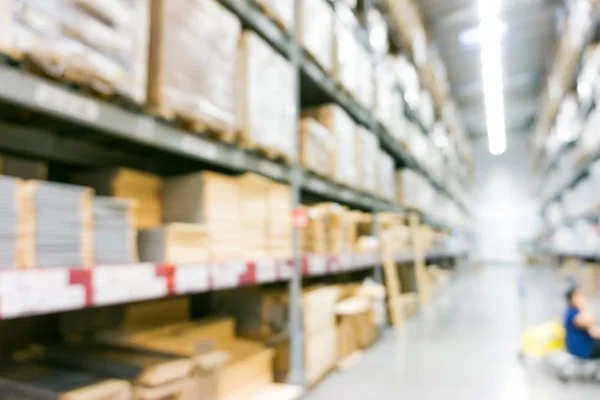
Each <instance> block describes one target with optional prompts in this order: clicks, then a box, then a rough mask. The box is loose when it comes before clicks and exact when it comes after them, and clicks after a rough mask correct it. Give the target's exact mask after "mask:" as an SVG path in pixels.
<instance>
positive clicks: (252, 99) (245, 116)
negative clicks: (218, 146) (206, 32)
mask: <svg viewBox="0 0 600 400" xmlns="http://www.w3.org/2000/svg"><path fill="white" fill-rule="evenodd" d="M240 48H241V49H240V63H239V69H238V71H239V92H238V101H237V105H238V116H239V121H240V124H241V138H240V141H241V143H242V145H243V146H244V147H246V148H249V149H252V150H257V151H259V152H261V153H262V154H264V155H266V156H267V157H269V158H273V159H283V160H284V161H285V162H287V163H289V162H291V160H292V159H293V155H294V149H295V143H296V140H295V135H296V98H295V97H294V90H293V88H294V69H293V67H292V65H291V64H290V63H289V62H288V61H287V60H286V59H285V58H283V57H282V56H281V55H279V54H278V53H277V52H276V51H275V50H274V49H273V48H272V47H271V46H270V45H269V44H268V43H267V42H265V41H264V40H263V39H262V38H261V37H260V36H258V34H256V33H254V32H250V31H245V32H244V33H243V35H242V39H241V42H240Z"/></svg>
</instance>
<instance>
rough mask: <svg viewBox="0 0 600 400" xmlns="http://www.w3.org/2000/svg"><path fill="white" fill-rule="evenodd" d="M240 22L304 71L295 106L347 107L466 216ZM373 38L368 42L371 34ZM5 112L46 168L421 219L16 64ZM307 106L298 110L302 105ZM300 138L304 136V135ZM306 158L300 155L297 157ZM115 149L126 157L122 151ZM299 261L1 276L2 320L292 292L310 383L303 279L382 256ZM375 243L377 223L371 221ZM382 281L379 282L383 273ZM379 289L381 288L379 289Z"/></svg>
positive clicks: (262, 26) (3, 90)
mask: <svg viewBox="0 0 600 400" xmlns="http://www.w3.org/2000/svg"><path fill="white" fill-rule="evenodd" d="M221 2H222V3H223V4H224V5H226V6H227V7H228V8H229V9H230V10H231V11H233V12H234V13H235V14H236V15H237V16H238V17H239V18H240V19H241V20H242V22H243V24H244V25H245V27H246V28H249V29H252V30H254V31H256V32H257V33H258V34H260V36H262V37H263V38H265V39H266V40H267V41H268V42H269V43H270V44H271V45H272V46H273V47H274V48H275V49H276V50H277V51H278V52H280V53H281V54H282V55H284V56H285V57H286V58H287V59H288V60H290V61H291V63H292V64H293V65H294V66H295V68H296V71H297V79H298V82H297V84H296V88H297V91H298V93H297V94H296V95H297V98H298V99H300V97H301V93H300V91H301V90H302V88H304V87H306V86H310V87H313V88H316V89H317V90H318V91H319V92H321V93H322V94H323V96H324V97H325V98H327V99H328V100H329V101H332V102H334V103H336V104H338V105H339V106H341V107H342V108H343V109H344V110H345V111H346V112H348V114H349V115H350V116H351V117H352V118H353V119H354V120H355V121H356V122H358V123H360V124H362V125H364V126H365V127H367V128H369V129H371V130H372V131H373V132H374V133H376V134H377V136H378V137H379V139H380V144H381V147H382V148H383V149H384V150H385V151H386V152H387V153H389V154H390V155H392V156H393V157H394V159H395V161H396V165H397V166H398V167H401V168H410V169H413V170H415V171H417V172H418V173H420V174H421V175H423V176H424V177H425V178H426V179H427V180H429V182H430V183H431V185H432V186H433V187H435V188H436V190H437V191H438V192H440V193H442V194H444V195H445V196H447V197H448V198H449V199H451V200H452V201H454V202H455V203H456V204H457V205H459V206H460V208H461V209H462V210H463V211H464V212H465V213H467V214H468V213H469V210H468V207H467V206H466V205H465V204H464V203H463V202H462V200H460V199H459V198H458V196H457V195H456V194H455V193H452V192H451V190H450V189H449V188H448V187H447V186H445V185H444V184H443V183H442V182H439V181H438V180H436V179H435V178H434V177H433V176H432V175H431V174H430V173H429V172H428V171H427V170H426V169H425V168H424V167H423V166H422V165H420V164H419V163H418V162H417V160H416V159H415V158H414V157H412V156H411V155H410V154H408V153H407V152H406V151H405V150H404V149H403V148H402V146H401V145H400V144H399V143H397V142H396V140H395V139H394V138H393V137H392V135H391V134H390V133H389V132H388V131H387V130H386V129H385V128H384V127H383V126H382V124H380V123H379V122H378V121H377V120H376V118H375V116H374V114H373V113H372V112H371V111H370V110H368V109H366V108H365V107H363V106H361V105H360V104H359V103H358V102H356V101H355V100H354V99H353V98H351V97H350V96H349V95H347V94H346V93H345V92H344V91H343V90H342V89H341V88H340V86H339V84H337V83H336V82H335V81H334V80H333V79H331V78H330V77H329V76H327V75H326V74H325V73H324V72H323V71H322V70H321V69H320V68H319V67H318V66H317V65H316V64H315V63H314V62H313V61H312V60H311V59H310V58H309V57H306V56H305V55H304V54H303V53H302V51H301V49H300V47H299V44H298V42H297V41H296V40H295V39H294V36H295V35H294V34H287V33H284V32H283V31H282V30H281V29H280V28H279V27H278V26H277V25H276V24H275V23H274V22H273V21H271V20H270V19H269V18H268V17H267V16H266V15H264V14H263V13H262V11H261V10H260V9H259V8H258V7H255V6H254V5H253V4H252V3H251V2H249V1H247V0H221ZM362 35H364V34H362ZM0 82H1V83H2V84H0V105H1V106H2V107H3V108H5V109H6V110H8V111H6V112H8V113H9V114H10V115H11V117H12V116H14V115H20V114H22V113H24V114H26V115H27V118H30V117H31V116H32V115H33V116H35V120H36V123H35V124H31V125H26V124H21V123H20V121H19V120H16V121H15V122H10V123H2V124H0V130H1V131H2V134H1V135H0V148H2V149H3V150H7V151H10V152H13V153H18V154H25V155H27V156H30V157H39V158H43V159H48V160H60V161H64V162H69V163H74V164H81V165H85V166H106V165H111V166H131V167H134V168H139V169H142V170H147V171H153V172H160V173H162V174H166V175H169V174H175V173H180V172H182V171H181V170H184V171H187V170H189V171H191V170H198V169H201V168H203V167H207V166H208V168H209V169H217V170H225V171H228V172H232V173H236V172H255V173H258V174H260V175H263V176H266V177H269V178H272V179H274V180H277V181H281V182H285V183H289V184H290V185H291V187H292V190H293V193H294V207H295V208H298V207H299V206H300V196H301V192H306V193H309V194H312V195H315V196H318V197H320V198H323V199H328V200H333V201H336V202H339V203H341V204H344V205H348V206H351V207H355V208H360V209H364V210H369V211H373V212H374V213H375V214H376V213H377V212H381V211H397V212H414V210H407V209H405V208H403V207H401V206H398V205H396V204H394V203H393V202H391V201H388V200H383V199H381V198H379V197H377V196H374V195H371V194H367V193H364V192H362V191H360V190H356V189H354V188H350V187H347V186H344V185H341V184H338V183H336V182H333V181H331V180H328V179H325V178H322V177H320V176H317V175H314V174H312V173H310V172H307V171H305V170H304V169H302V168H301V167H300V166H299V165H298V164H297V157H296V160H292V165H284V164H281V163H278V162H274V161H272V160H270V159H267V158H264V157H261V156H259V155H257V154H255V153H252V152H250V151H247V150H245V149H242V148H239V147H237V146H235V145H232V144H228V143H221V142H216V141H212V140H210V139H209V138H207V137H203V136H202V135H194V134H190V132H186V131H184V130H182V129H180V128H178V127H176V126H174V125H172V124H169V123H167V122H165V121H162V120H160V119H157V118H155V117H153V116H151V115H148V114H145V113H143V112H140V111H139V110H135V109H129V108H127V107H121V106H119V105H115V104H112V103H108V102H104V101H101V100H98V99H96V98H93V97H90V96H87V95H85V94H83V93H81V92H79V91H77V90H75V89H71V88H69V87H66V86H65V85H62V84H60V83H56V82H52V81H49V80H46V79H43V78H41V77H38V76H34V75H31V74H29V73H27V72H25V71H23V70H21V69H20V68H18V66H15V65H10V63H8V62H7V63H3V64H0ZM298 105H299V106H300V101H298ZM399 112H405V113H407V116H408V117H409V118H411V120H413V121H415V122H416V123H418V125H419V126H420V129H421V131H422V132H423V133H424V134H428V132H427V131H426V128H425V127H424V125H423V124H422V123H421V121H419V120H418V118H417V116H416V115H415V114H414V113H413V112H412V111H411V110H410V109H409V107H408V106H406V105H405V108H404V110H399ZM296 136H297V135H296ZM297 147H298V146H296V148H297ZM117 148H118V150H116V149H117ZM422 219H423V221H424V222H426V223H428V224H430V225H432V226H435V227H436V228H439V229H443V230H449V231H451V230H460V229H462V228H457V227H451V226H446V225H445V224H444V223H440V222H438V221H435V219H434V218H431V217H429V216H427V215H422ZM295 231H296V232H295V239H294V242H295V246H294V247H295V248H294V258H292V259H286V260H258V261H255V260H252V261H248V260H245V261H233V262H227V263H212V264H208V265H198V266H176V265H162V264H161V265H155V264H143V263H142V264H135V265H122V266H96V267H94V268H93V269H81V268H55V269H44V270H41V269H39V270H38V269H36V270H10V271H2V272H0V319H6V318H14V317H23V316H29V315H40V314H47V313H54V312H60V311H66V310H77V309H83V308H87V307H94V306H102V305H109V304H120V303H128V302H134V301H141V300H150V299H156V298H162V297H166V296H173V295H183V294H191V293H203V292H208V291H212V290H221V289H229V288H235V287H240V286H244V285H249V284H264V283H273V282H289V283H290V290H291V293H290V299H291V301H290V316H291V317H290V332H291V335H290V338H291V343H292V344H291V348H292V362H291V364H290V365H291V367H292V369H291V374H290V381H291V382H293V383H299V384H303V383H304V378H303V372H302V370H303V363H302V357H303V355H302V351H303V350H302V326H301V325H302V324H301V311H300V307H301V304H300V300H299V299H300V294H301V292H300V291H301V279H302V277H303V276H304V277H316V276H324V275H329V274H335V273H341V272H348V271H356V270H369V269H373V270H374V272H375V275H376V276H379V277H380V276H381V273H380V271H379V268H378V267H376V266H378V265H381V256H380V255H379V254H375V253H366V254H348V255H342V256H302V255H301V254H300V250H299V245H298V232H297V229H295ZM374 231H375V232H376V231H377V219H376V218H374ZM468 252H469V249H456V250H453V251H447V250H440V251H436V252H431V253H429V254H427V258H429V259H431V260H438V259H442V258H458V257H462V256H464V255H465V254H467V253H468ZM412 257H413V256H412V255H411V254H408V253H405V254H398V255H397V256H396V260H397V262H400V263H409V262H411V261H412V260H413V258H412ZM377 272H379V273H377ZM380 279H381V278H380Z"/></svg>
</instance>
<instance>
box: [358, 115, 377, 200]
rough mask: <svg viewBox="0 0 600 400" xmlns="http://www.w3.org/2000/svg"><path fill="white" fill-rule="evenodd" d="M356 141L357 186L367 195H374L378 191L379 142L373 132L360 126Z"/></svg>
mask: <svg viewBox="0 0 600 400" xmlns="http://www.w3.org/2000/svg"><path fill="white" fill-rule="evenodd" d="M356 139H357V145H356V165H357V166H358V186H359V188H361V189H362V190H364V191H366V192H367V193H376V192H377V191H378V183H377V182H378V178H377V175H378V172H377V171H378V166H377V162H378V161H377V160H378V155H379V141H378V140H377V136H375V134H374V133H373V132H371V131H369V130H368V129H366V128H364V127H362V126H358V130H357V134H356Z"/></svg>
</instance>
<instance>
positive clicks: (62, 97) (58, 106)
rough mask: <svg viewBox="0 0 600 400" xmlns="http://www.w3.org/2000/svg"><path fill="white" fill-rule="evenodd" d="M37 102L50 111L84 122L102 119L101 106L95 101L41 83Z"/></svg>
mask: <svg viewBox="0 0 600 400" xmlns="http://www.w3.org/2000/svg"><path fill="white" fill-rule="evenodd" d="M34 99H35V102H36V103H37V104H38V105H40V106H42V107H44V108H47V109H48V110H52V111H56V112H58V113H62V114H66V115H69V116H71V117H74V118H78V119H81V120H84V121H90V122H96V121H98V120H99V119H100V106H99V105H98V103H97V102H95V101H93V100H89V99H86V98H84V97H82V96H79V95H76V94H73V93H69V92H68V91H66V90H64V89H61V88H56V87H53V86H51V85H48V84H45V83H41V84H39V85H37V87H36V88H35V92H34Z"/></svg>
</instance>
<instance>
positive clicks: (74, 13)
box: [10, 0, 149, 104]
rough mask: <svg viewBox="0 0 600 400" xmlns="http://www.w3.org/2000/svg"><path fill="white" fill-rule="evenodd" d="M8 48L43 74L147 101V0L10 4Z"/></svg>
mask: <svg viewBox="0 0 600 400" xmlns="http://www.w3.org/2000/svg"><path fill="white" fill-rule="evenodd" d="M12 22H13V24H12V27H11V38H10V46H12V48H13V49H15V50H17V51H19V52H20V53H23V54H26V55H27V56H28V57H30V58H31V59H32V60H33V61H34V62H36V63H37V64H38V65H39V66H40V67H41V68H42V69H43V70H44V72H45V73H47V74H48V75H51V76H53V77H56V78H65V79H68V80H72V81H75V82H78V83H81V84H85V85H88V86H90V87H91V88H93V89H94V90H96V91H98V92H101V93H106V94H115V93H118V94H121V95H123V96H125V97H127V98H129V99H131V100H132V101H134V102H136V103H138V104H143V103H144V102H145V101H146V82H147V68H148V67H147V61H148V40H149V29H148V23H149V0H107V1H99V0H48V1H43V2H42V1H39V0H15V1H14V2H13V21H12Z"/></svg>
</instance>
